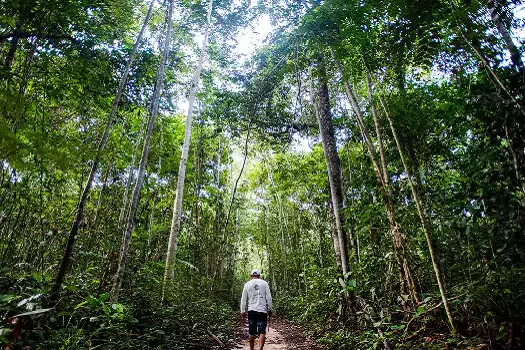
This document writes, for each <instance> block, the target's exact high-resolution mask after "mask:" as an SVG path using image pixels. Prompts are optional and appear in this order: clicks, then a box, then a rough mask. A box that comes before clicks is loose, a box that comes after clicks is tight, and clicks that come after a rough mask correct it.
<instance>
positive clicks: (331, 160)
mask: <svg viewBox="0 0 525 350" xmlns="http://www.w3.org/2000/svg"><path fill="white" fill-rule="evenodd" d="M317 69H318V79H319V87H318V96H319V106H318V112H319V113H318V114H317V121H318V123H319V132H320V135H321V140H322V143H323V149H324V154H325V158H326V165H327V168H328V181H329V183H330V190H331V199H332V205H333V211H334V218H335V227H336V230H337V236H338V241H339V242H338V243H339V249H340V253H341V270H342V272H343V274H344V275H346V273H347V272H348V271H349V269H348V251H347V242H346V233H345V231H344V226H343V225H344V220H343V216H342V213H341V209H342V208H343V186H342V179H341V161H340V159H339V154H338V153H337V145H336V142H335V132H334V126H333V124H332V116H331V112H330V101H329V95H328V79H327V77H326V69H325V63H324V59H323V57H322V56H321V55H319V56H318V58H317Z"/></svg>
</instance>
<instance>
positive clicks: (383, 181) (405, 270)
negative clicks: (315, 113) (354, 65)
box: [330, 47, 419, 304]
mask: <svg viewBox="0 0 525 350" xmlns="http://www.w3.org/2000/svg"><path fill="white" fill-rule="evenodd" d="M330 51H331V53H332V57H333V60H334V62H335V64H336V66H337V69H338V70H339V73H340V74H341V77H344V74H343V73H344V72H343V67H342V66H341V64H340V63H339V61H338V60H337V58H336V56H335V52H334V50H333V49H332V48H331V47H330ZM343 85H344V88H345V91H346V95H347V97H348V100H349V101H350V104H351V105H352V109H353V110H354V113H355V115H356V119H357V121H358V124H359V128H360V130H361V134H362V136H363V138H364V140H365V143H366V145H367V148H368V152H369V155H370V159H371V160H372V163H373V165H374V169H375V175H376V178H377V181H378V183H379V185H380V187H381V193H382V195H383V199H384V202H385V206H386V210H387V216H388V221H389V224H390V229H391V231H392V244H393V247H394V252H395V254H396V258H397V261H398V263H399V268H400V271H401V276H402V277H403V279H402V280H401V283H402V284H405V286H406V288H407V291H408V294H409V295H410V297H411V299H412V301H413V302H414V304H417V303H419V298H418V295H417V288H416V285H415V281H414V278H413V277H412V269H411V268H410V263H409V261H408V258H407V253H406V250H405V246H406V244H405V237H404V235H403V234H402V233H401V230H400V228H399V224H398V222H397V219H396V216H395V213H394V205H393V203H392V197H391V195H390V192H389V189H388V184H389V177H388V173H387V167H386V157H385V155H384V149H383V146H382V143H381V142H380V147H379V149H380V152H381V161H382V167H381V168H380V167H379V161H378V159H377V153H376V151H375V147H374V145H373V144H372V139H371V137H370V133H369V132H368V129H367V127H366V125H365V123H364V118H363V113H362V112H361V108H360V106H359V103H358V101H357V96H356V94H355V92H354V90H353V89H352V87H351V86H350V84H349V83H348V81H346V80H345V79H344V78H343ZM367 87H368V96H369V98H370V103H371V104H372V107H373V110H372V113H373V116H374V123H375V126H376V133H377V135H378V141H380V137H381V136H380V135H381V130H380V127H379V118H378V116H377V110H376V109H375V107H374V103H373V94H372V90H371V88H372V86H371V82H370V81H369V77H368V76H367Z"/></svg>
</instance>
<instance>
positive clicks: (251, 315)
mask: <svg viewBox="0 0 525 350" xmlns="http://www.w3.org/2000/svg"><path fill="white" fill-rule="evenodd" d="M248 334H249V335H250V336H249V337H248V340H249V341H250V350H254V349H255V335H256V334H257V313H256V312H255V311H248Z"/></svg>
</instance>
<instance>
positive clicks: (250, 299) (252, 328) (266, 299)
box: [241, 270, 272, 350]
mask: <svg viewBox="0 0 525 350" xmlns="http://www.w3.org/2000/svg"><path fill="white" fill-rule="evenodd" d="M251 277H252V279H251V280H250V281H248V282H246V284H245V285H244V289H243V290H242V298H241V313H242V315H243V317H244V316H245V315H246V303H248V333H249V334H250V337H249V340H250V350H254V347H255V337H256V336H257V334H260V338H259V343H260V346H261V347H260V350H263V347H264V341H265V340H266V325H267V322H268V315H267V313H268V312H269V313H271V312H272V295H271V294H270V287H269V286H268V283H267V282H266V281H265V280H262V279H261V273H260V272H259V270H253V271H252V275H251Z"/></svg>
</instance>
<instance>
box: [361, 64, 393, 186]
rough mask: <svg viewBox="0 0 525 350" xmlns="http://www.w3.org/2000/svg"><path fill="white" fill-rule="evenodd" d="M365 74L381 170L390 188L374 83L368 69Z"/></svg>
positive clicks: (386, 184)
mask: <svg viewBox="0 0 525 350" xmlns="http://www.w3.org/2000/svg"><path fill="white" fill-rule="evenodd" d="M365 67H366V66H365ZM365 73H366V85H367V88H368V89H367V93H368V100H369V103H370V106H371V107H372V116H373V118H374V125H375V128H376V137H377V143H378V144H379V155H380V157H381V168H382V170H383V181H384V182H385V186H388V185H389V183H390V178H389V176H388V168H387V166H386V157H385V148H384V147H383V140H382V138H381V127H380V125H379V116H378V114H377V109H376V105H375V103H374V96H373V95H372V81H371V79H370V72H369V71H368V69H366V72H365Z"/></svg>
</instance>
